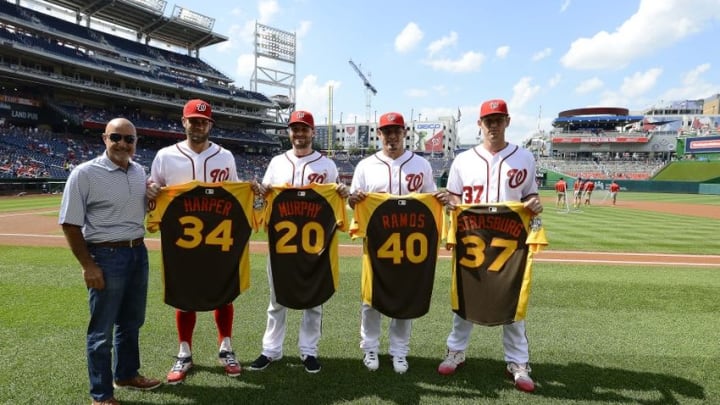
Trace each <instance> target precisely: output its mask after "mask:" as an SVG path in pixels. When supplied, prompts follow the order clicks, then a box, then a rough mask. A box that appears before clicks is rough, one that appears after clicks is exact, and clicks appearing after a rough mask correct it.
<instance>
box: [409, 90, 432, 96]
mask: <svg viewBox="0 0 720 405" xmlns="http://www.w3.org/2000/svg"><path fill="white" fill-rule="evenodd" d="M428 94H430V92H429V91H428V90H427V89H407V90H405V95H406V96H408V97H412V98H422V97H427V95H428Z"/></svg>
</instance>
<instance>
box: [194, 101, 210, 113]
mask: <svg viewBox="0 0 720 405" xmlns="http://www.w3.org/2000/svg"><path fill="white" fill-rule="evenodd" d="M207 108H208V105H207V104H205V103H200V104H197V105H196V106H195V109H196V110H198V111H200V112H205V111H207Z"/></svg>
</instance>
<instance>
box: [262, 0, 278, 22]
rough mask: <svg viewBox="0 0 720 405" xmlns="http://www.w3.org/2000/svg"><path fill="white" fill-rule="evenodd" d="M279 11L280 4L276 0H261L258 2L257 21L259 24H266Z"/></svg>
mask: <svg viewBox="0 0 720 405" xmlns="http://www.w3.org/2000/svg"><path fill="white" fill-rule="evenodd" d="M279 11H280V6H279V5H278V2H277V1H276V0H261V1H260V2H259V3H258V14H259V17H258V22H259V23H261V24H267V23H268V22H270V21H271V20H272V18H273V16H274V15H275V14H277V13H278V12H279Z"/></svg>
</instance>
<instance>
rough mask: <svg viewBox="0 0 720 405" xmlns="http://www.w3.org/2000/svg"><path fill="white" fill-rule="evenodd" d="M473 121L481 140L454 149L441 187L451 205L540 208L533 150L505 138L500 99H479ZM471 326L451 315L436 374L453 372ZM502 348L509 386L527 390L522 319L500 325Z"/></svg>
mask: <svg viewBox="0 0 720 405" xmlns="http://www.w3.org/2000/svg"><path fill="white" fill-rule="evenodd" d="M478 125H479V126H480V129H481V131H482V136H483V139H482V143H481V144H479V145H477V146H475V147H473V148H472V149H469V150H467V151H465V152H462V153H460V154H459V155H458V156H457V157H456V158H455V160H454V161H453V163H452V165H451V167H450V173H449V176H448V183H447V191H448V192H449V193H450V199H451V205H454V204H461V203H462V204H484V203H497V202H505V201H522V202H523V203H524V204H523V205H524V207H525V208H526V209H528V210H530V211H531V212H532V213H535V214H539V213H540V212H542V209H543V207H542V204H541V203H540V198H539V196H538V191H537V183H536V182H535V159H534V157H533V155H532V154H531V153H530V152H529V151H527V150H526V149H523V148H521V147H519V146H517V145H513V144H511V143H509V142H507V141H506V140H505V129H506V128H507V127H508V126H509V125H510V116H509V115H508V109H507V104H506V103H505V101H503V100H488V101H486V102H484V103H483V104H482V106H481V108H480V119H479V120H478ZM473 326H474V324H473V323H471V322H469V321H466V320H464V319H462V318H461V317H459V316H458V315H457V314H454V315H453V327H452V331H451V332H450V335H449V336H448V338H447V347H448V351H447V354H446V356H445V359H444V360H443V362H442V363H441V364H440V366H439V367H438V372H439V373H440V374H442V375H451V374H454V373H455V371H456V369H457V368H458V367H460V366H462V365H464V364H465V350H466V349H467V346H468V343H469V340H470V332H472V329H473ZM503 348H504V350H505V362H506V363H507V368H506V372H507V374H508V375H509V376H511V377H512V378H513V380H514V382H515V387H516V388H517V389H519V390H521V391H526V392H532V391H533V390H534V389H535V384H534V382H533V380H532V379H531V378H530V374H529V373H530V366H529V361H530V354H529V349H528V340H527V336H526V334H525V321H524V320H523V321H519V322H514V323H511V324H507V325H503Z"/></svg>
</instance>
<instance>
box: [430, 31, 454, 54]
mask: <svg viewBox="0 0 720 405" xmlns="http://www.w3.org/2000/svg"><path fill="white" fill-rule="evenodd" d="M457 39H458V34H457V32H455V31H452V32H451V33H450V35H447V36H444V37H442V38H440V39H438V40H435V41H433V42H431V43H430V45H428V47H427V49H428V54H429V56H430V57H432V56H433V55H435V54H436V53H438V52H440V51H441V50H443V49H445V48H447V47H449V46H453V45H455V44H457Z"/></svg>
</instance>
